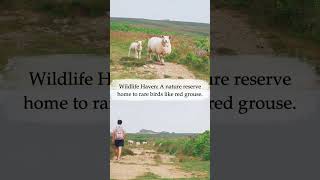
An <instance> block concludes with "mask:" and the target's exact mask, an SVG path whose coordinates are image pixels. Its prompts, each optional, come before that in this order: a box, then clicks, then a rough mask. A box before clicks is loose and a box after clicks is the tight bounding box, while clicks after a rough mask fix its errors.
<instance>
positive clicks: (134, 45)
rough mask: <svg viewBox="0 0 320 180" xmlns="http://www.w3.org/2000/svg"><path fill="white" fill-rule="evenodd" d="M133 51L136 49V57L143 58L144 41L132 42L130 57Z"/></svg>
mask: <svg viewBox="0 0 320 180" xmlns="http://www.w3.org/2000/svg"><path fill="white" fill-rule="evenodd" d="M131 51H134V53H135V54H134V55H135V58H137V59H141V51H142V41H135V42H133V43H131V45H130V47H129V53H128V57H130V54H131Z"/></svg>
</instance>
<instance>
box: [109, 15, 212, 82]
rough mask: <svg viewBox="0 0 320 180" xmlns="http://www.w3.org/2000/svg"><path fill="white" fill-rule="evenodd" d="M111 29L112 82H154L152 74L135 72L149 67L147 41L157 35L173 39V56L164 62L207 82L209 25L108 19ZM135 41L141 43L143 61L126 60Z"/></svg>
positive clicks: (167, 57) (169, 56) (166, 58)
mask: <svg viewBox="0 0 320 180" xmlns="http://www.w3.org/2000/svg"><path fill="white" fill-rule="evenodd" d="M110 29H111V34H110V49H111V75H112V76H113V79H124V78H129V79H132V78H145V79H154V78H156V76H155V74H154V73H152V72H149V73H144V72H142V73H141V71H139V70H138V69H139V68H141V67H143V66H144V65H146V64H148V62H146V59H147V51H146V49H147V43H148V39H149V38H150V37H152V36H160V35H170V36H172V41H171V45H172V53H171V54H170V55H168V56H166V57H165V58H164V59H165V62H171V63H176V64H181V65H184V66H186V67H187V68H188V70H189V71H191V72H192V73H193V74H194V75H195V76H196V78H199V79H204V80H207V79H208V77H209V69H210V68H209V66H210V64H209V63H210V60H209V51H210V37H209V34H210V26H209V24H202V23H192V22H176V21H168V20H163V21H160V20H146V19H128V18H111V23H110ZM135 40H142V41H143V51H142V58H141V59H139V60H138V59H135V58H128V57H127V54H128V48H129V46H130V44H131V42H133V41H135ZM201 53H202V54H201ZM149 63H150V62H149Z"/></svg>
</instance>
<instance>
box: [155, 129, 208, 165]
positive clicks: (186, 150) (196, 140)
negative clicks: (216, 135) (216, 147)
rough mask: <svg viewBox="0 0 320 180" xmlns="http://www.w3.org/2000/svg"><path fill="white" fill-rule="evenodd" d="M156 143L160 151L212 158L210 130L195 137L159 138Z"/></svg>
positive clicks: (204, 158)
mask: <svg viewBox="0 0 320 180" xmlns="http://www.w3.org/2000/svg"><path fill="white" fill-rule="evenodd" d="M156 145H157V146H158V147H159V148H158V151H160V152H165V153H169V154H172V155H187V156H194V157H198V158H201V159H203V160H210V131H206V132H204V133H202V134H199V135H197V136H195V137H188V138H179V139H165V140H159V141H157V142H156Z"/></svg>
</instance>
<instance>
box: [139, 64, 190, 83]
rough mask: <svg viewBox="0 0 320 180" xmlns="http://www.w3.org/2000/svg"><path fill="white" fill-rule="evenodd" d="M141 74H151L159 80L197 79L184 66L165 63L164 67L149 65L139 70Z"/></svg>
mask: <svg viewBox="0 0 320 180" xmlns="http://www.w3.org/2000/svg"><path fill="white" fill-rule="evenodd" d="M138 71H139V72H151V73H153V74H155V75H156V77H157V78H158V79H164V78H171V79H195V75H194V74H193V73H192V72H191V71H189V70H188V69H187V67H185V66H184V65H181V64H176V63H170V62H165V63H164V65H160V64H148V65H144V66H143V67H139V68H138Z"/></svg>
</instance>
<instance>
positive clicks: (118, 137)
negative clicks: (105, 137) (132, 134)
mask: <svg viewBox="0 0 320 180" xmlns="http://www.w3.org/2000/svg"><path fill="white" fill-rule="evenodd" d="M114 133H115V139H116V140H123V139H124V130H123V128H122V127H120V126H118V127H117V128H116V129H115V131H114Z"/></svg>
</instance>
